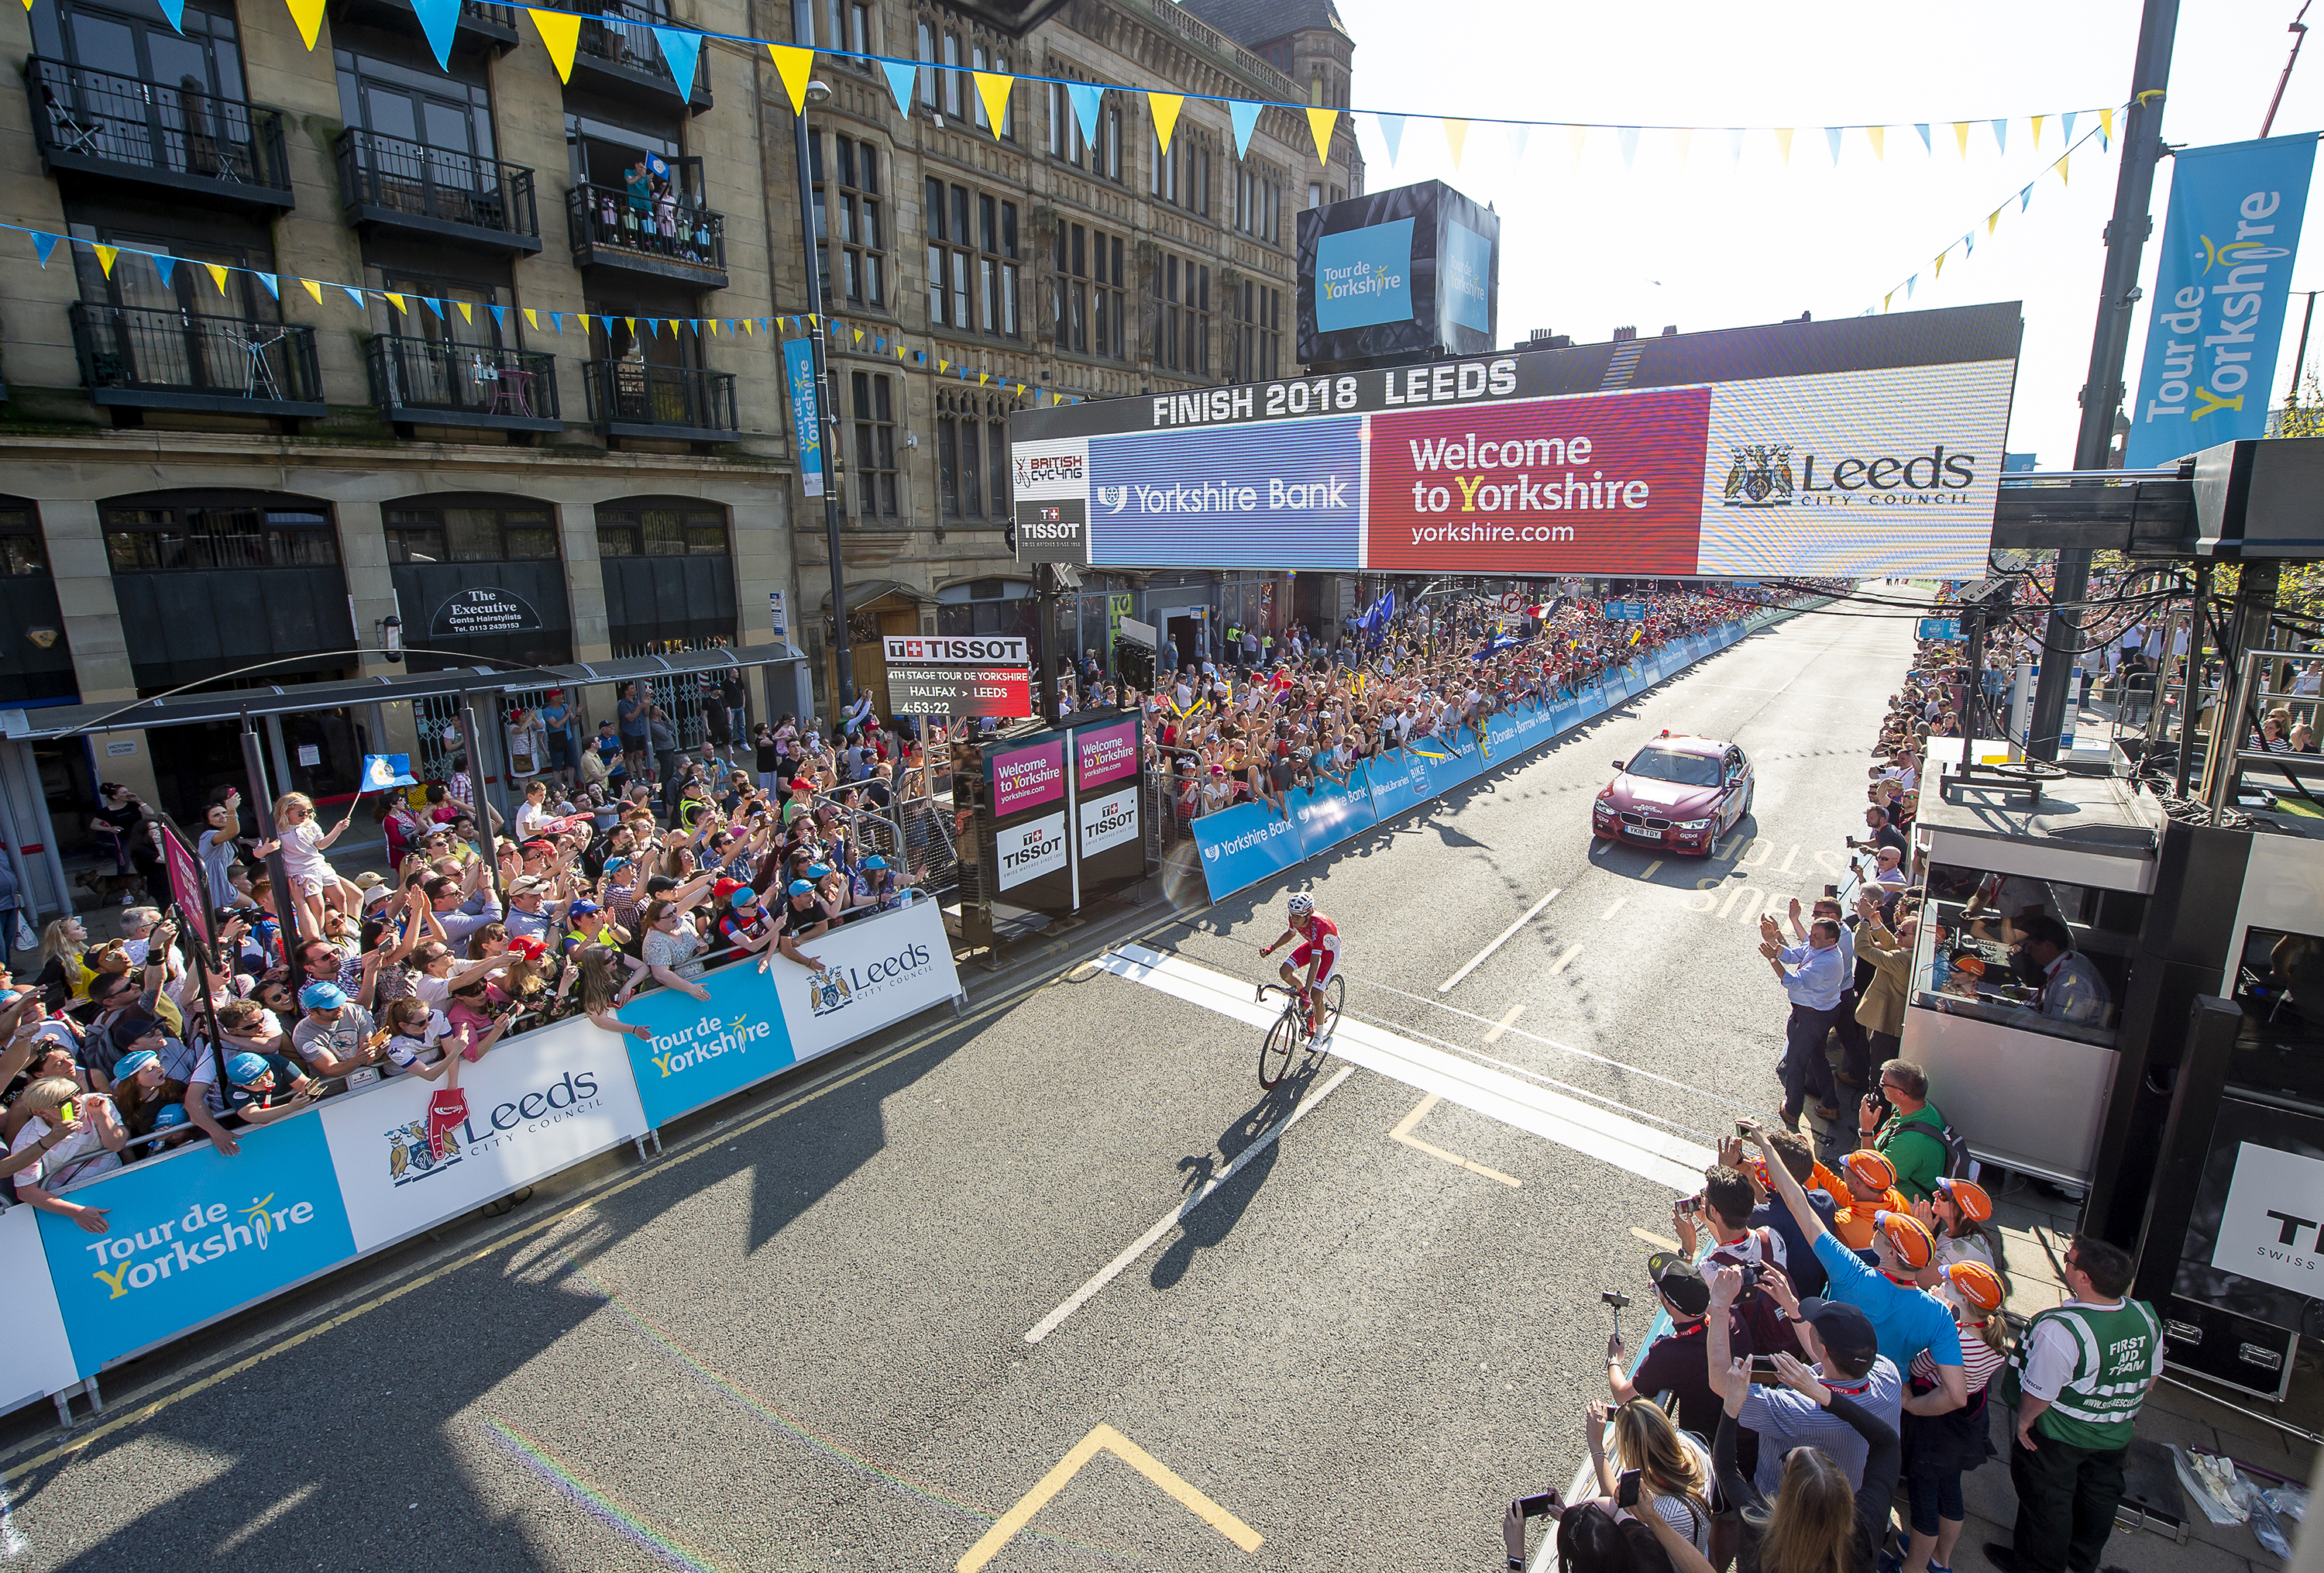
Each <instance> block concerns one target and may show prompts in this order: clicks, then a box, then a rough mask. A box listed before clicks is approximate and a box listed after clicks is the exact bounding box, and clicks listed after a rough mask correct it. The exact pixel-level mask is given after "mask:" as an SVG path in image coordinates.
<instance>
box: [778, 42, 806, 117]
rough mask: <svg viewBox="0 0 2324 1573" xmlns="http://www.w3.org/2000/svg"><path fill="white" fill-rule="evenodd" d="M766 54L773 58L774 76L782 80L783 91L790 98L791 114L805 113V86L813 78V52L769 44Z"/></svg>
mask: <svg viewBox="0 0 2324 1573" xmlns="http://www.w3.org/2000/svg"><path fill="white" fill-rule="evenodd" d="M767 52H768V53H769V54H770V55H772V56H773V57H774V61H775V74H776V75H777V76H779V77H780V78H781V79H783V90H784V91H785V92H787V93H788V94H789V95H790V97H791V113H792V114H794V115H804V114H806V113H807V82H808V81H809V80H810V79H812V78H813V77H814V76H815V51H813V50H811V49H799V48H798V47H796V46H795V45H792V44H788V43H770V44H769V45H768V46H767Z"/></svg>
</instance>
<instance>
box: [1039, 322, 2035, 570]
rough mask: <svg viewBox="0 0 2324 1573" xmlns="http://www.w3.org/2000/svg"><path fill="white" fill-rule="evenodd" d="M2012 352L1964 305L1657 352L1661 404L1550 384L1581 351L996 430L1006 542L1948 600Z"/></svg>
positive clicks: (1129, 559) (1095, 559)
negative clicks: (1009, 502) (1903, 583)
mask: <svg viewBox="0 0 2324 1573" xmlns="http://www.w3.org/2000/svg"><path fill="white" fill-rule="evenodd" d="M1812 330H1821V331H1812ZM2017 331H2018V317H2017V308H2016V307H2015V305H2014V304H2012V305H2007V306H1996V307H1971V308H1964V309H1961V310H1956V311H1943V312H1919V313H1913V314H1910V315H1909V316H1898V317H1892V318H1880V319H1857V320H1854V321H1850V322H1847V323H1817V324H1810V323H1780V324H1775V325H1772V326H1771V327H1769V328H1752V329H1738V330H1735V331H1734V332H1732V333H1723V334H1703V335H1696V336H1692V338H1693V341H1692V343H1690V342H1688V341H1686V340H1682V339H1677V338H1673V339H1665V340H1661V341H1659V344H1660V346H1662V347H1664V348H1663V353H1662V355H1661V356H1660V357H1659V360H1657V357H1656V356H1655V353H1654V350H1653V349H1652V348H1651V347H1650V348H1649V350H1648V351H1647V352H1646V354H1645V355H1643V356H1641V359H1640V360H1639V362H1638V365H1637V367H1636V368H1635V369H1636V370H1637V371H1638V372H1641V373H1645V374H1647V376H1648V377H1649V378H1650V379H1651V380H1655V381H1659V382H1661V383H1662V384H1664V385H1658V386H1631V387H1628V388H1625V389H1622V390H1620V391H1610V392H1603V393H1599V392H1587V391H1580V390H1579V389H1578V388H1577V387H1576V384H1580V385H1581V387H1585V388H1586V387H1587V386H1588V385H1590V384H1594V383H1598V382H1601V381H1602V380H1603V375H1602V368H1603V366H1604V365H1606V364H1607V362H1608V360H1609V356H1608V354H1607V351H1608V348H1609V347H1605V346H1590V347H1582V348H1581V349H1579V350H1566V351H1545V352H1535V353H1526V354H1516V355H1508V356H1482V357H1478V358H1474V359H1467V360H1461V361H1446V362H1438V363H1434V364H1433V365H1418V366H1399V367H1397V368H1394V369H1390V370H1373V371H1365V372H1350V373H1341V374H1337V375H1321V376H1313V377H1306V378H1297V379H1286V380H1285V381H1281V382H1275V383H1263V384H1247V385H1242V386H1237V387H1229V388H1206V389H1198V390H1194V391H1191V392H1185V393H1157V394H1152V395H1147V396H1140V397H1137V398H1127V399H1113V400H1107V401H1102V402H1096V403H1085V404H1078V405H1069V406H1061V407H1056V408H1052V409H1047V410H1038V411H1027V412H1018V413H1017V414H1016V415H1015V417H1014V418H1013V427H1012V434H1013V436H1014V438H1015V442H1014V444H1013V449H1012V452H1013V458H1014V469H1015V472H1016V479H1017V493H1016V495H1017V502H1018V507H1019V517H1020V524H1022V523H1025V522H1026V521H1028V520H1031V519H1034V518H1036V517H1038V516H1047V517H1051V518H1057V517H1062V518H1064V519H1065V520H1067V521H1068V522H1069V524H1068V525H1067V526H1055V525H1053V526H1052V527H1051V532H1050V534H1049V535H1047V536H1044V537H1042V538H1041V541H1040V543H1039V545H1040V550H1042V551H1043V552H1044V555H1045V556H1046V557H1047V558H1048V559H1049V560H1056V559H1058V558H1063V559H1065V560H1072V561H1075V562H1082V563H1087V564H1090V565H1093V566H1095V567H1101V568H1205V569H1339V570H1342V571H1347V570H1354V569H1373V570H1391V571H1394V570H1414V571H1426V572H1434V573H1476V574H1523V575H1527V576H1535V577H1538V576H1545V575H1558V574H1577V573H1619V574H1659V575H1672V576H1676V575H1690V574H1692V575H1704V576H1710V577H1717V578H1758V577H1763V576H1781V575H1787V574H1792V575H1806V576H1814V577H1830V578H1861V577H1867V576H1870V575H1875V574H1886V573H1909V574H1923V575H1931V576H1937V577H1946V578H1964V577H1974V576H1976V575H1978V574H1981V573H1983V572H1984V571H1985V566H1986V556H1987V550H1988V548H1989V546H1990V544H1991V541H1992V534H1993V514H1994V504H1995V499H1996V495H1997V490H1998V487H1999V483H2000V477H2001V460H2002V449H2003V444H2004V441H2005V440H2006V436H2007V433H2008V427H2009V404H2010V395H2011V391H2012V388H2013V386H2014V384H2015V375H2016V351H2017ZM1632 380H1633V382H1634V383H1635V382H1637V381H1639V380H1641V379H1639V378H1637V377H1634V378H1633V379H1632ZM1044 504H1047V505H1048V508H1049V510H1050V512H1049V514H1047V515H1043V514H1042V513H1041V510H1042V507H1043V505H1044ZM1063 504H1070V506H1064V507H1062V511H1060V508H1061V505H1063ZM1060 528H1066V529H1069V530H1070V532H1071V537H1072V538H1061V537H1059V536H1058V535H1057V534H1056V531H1057V530H1058V529H1060ZM1023 533H1024V532H1020V535H1021V534H1023ZM1020 544H1022V543H1021V542H1020ZM1025 549H1026V550H1028V551H1030V550H1033V548H1032V547H1030V546H1027V547H1026V548H1025ZM1028 560H1029V559H1028Z"/></svg>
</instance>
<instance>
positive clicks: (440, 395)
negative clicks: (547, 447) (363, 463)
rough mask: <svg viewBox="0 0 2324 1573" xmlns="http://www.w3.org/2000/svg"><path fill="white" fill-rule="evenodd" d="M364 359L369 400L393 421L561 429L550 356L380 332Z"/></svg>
mask: <svg viewBox="0 0 2324 1573" xmlns="http://www.w3.org/2000/svg"><path fill="white" fill-rule="evenodd" d="M366 358H367V359H368V361H369V364H370V367H371V396H372V402H373V403H376V404H377V405H378V406H379V408H380V412H381V413H382V414H383V415H385V416H386V417H387V419H388V421H390V422H392V424H394V425H396V426H399V427H401V426H414V425H419V426H484V427H493V428H496V429H498V430H503V431H558V430H563V427H564V422H563V421H561V420H559V419H558V412H557V357H556V356H553V355H532V354H528V353H527V352H525V351H523V350H515V349H495V348H493V347H490V346H486V345H475V344H456V343H454V342H452V341H451V340H449V339H438V338H401V337H399V336H397V335H394V334H389V333H383V334H380V335H378V336H377V337H375V338H373V339H372V341H371V343H370V345H369V347H368V349H367V351H366Z"/></svg>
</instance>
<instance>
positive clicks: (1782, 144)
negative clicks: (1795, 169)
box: [1775, 125, 1792, 168]
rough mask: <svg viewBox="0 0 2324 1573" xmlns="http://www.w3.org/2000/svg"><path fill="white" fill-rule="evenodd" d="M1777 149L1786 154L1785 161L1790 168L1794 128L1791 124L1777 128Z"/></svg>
mask: <svg viewBox="0 0 2324 1573" xmlns="http://www.w3.org/2000/svg"><path fill="white" fill-rule="evenodd" d="M1775 151H1776V152H1777V153H1782V154H1783V155H1784V165H1785V167H1787V168H1788V167H1789V166H1790V164H1791V162H1792V128H1791V127H1790V126H1788V125H1782V126H1777V127H1776V128H1775Z"/></svg>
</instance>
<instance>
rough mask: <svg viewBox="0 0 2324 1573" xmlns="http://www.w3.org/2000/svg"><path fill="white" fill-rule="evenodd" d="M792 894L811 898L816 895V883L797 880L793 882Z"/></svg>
mask: <svg viewBox="0 0 2324 1573" xmlns="http://www.w3.org/2000/svg"><path fill="white" fill-rule="evenodd" d="M791 894H793V895H795V896H811V895H813V894H815V882H814V881H812V880H805V879H795V880H793V881H791Z"/></svg>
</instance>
